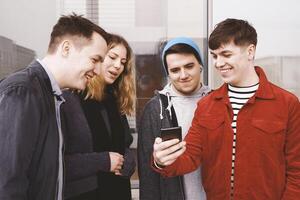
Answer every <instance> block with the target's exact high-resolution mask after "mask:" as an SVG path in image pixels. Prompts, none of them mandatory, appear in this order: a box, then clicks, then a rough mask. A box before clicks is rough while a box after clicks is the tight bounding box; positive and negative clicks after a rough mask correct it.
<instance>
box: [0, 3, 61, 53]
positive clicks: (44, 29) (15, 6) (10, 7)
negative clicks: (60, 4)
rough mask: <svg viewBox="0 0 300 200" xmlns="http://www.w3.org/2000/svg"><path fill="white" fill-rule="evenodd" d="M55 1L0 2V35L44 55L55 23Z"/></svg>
mask: <svg viewBox="0 0 300 200" xmlns="http://www.w3.org/2000/svg"><path fill="white" fill-rule="evenodd" d="M56 4H57V1H56V0H0V35H2V36H5V37H7V38H10V39H12V40H13V41H14V42H15V43H17V44H18V45H21V46H24V47H27V48H29V49H32V50H34V51H35V52H36V53H37V56H38V57H42V56H44V55H45V53H46V50H47V47H48V42H49V38H50V33H51V30H52V27H53V25H54V24H55V23H56V16H57V15H56Z"/></svg>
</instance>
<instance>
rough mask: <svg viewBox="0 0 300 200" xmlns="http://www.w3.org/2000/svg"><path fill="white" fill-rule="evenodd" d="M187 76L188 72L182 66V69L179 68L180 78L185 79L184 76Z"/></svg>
mask: <svg viewBox="0 0 300 200" xmlns="http://www.w3.org/2000/svg"><path fill="white" fill-rule="evenodd" d="M187 77H188V73H187V72H186V71H185V69H184V68H182V69H181V70H180V79H185V78H187Z"/></svg>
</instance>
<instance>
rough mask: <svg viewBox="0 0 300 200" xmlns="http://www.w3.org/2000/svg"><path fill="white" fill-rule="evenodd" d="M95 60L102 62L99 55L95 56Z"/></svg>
mask: <svg viewBox="0 0 300 200" xmlns="http://www.w3.org/2000/svg"><path fill="white" fill-rule="evenodd" d="M95 58H96V59H97V60H99V61H100V62H103V60H104V59H103V57H102V56H100V55H96V56H95Z"/></svg>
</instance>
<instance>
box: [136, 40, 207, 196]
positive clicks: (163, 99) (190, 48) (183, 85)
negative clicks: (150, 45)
mask: <svg viewBox="0 0 300 200" xmlns="http://www.w3.org/2000/svg"><path fill="white" fill-rule="evenodd" d="M162 61H163V66H164V69H165V72H166V73H167V75H168V78H169V80H170V83H168V84H167V85H166V86H165V87H164V89H163V90H161V91H159V92H157V94H156V95H155V96H154V97H153V98H152V99H151V100H150V101H149V102H148V103H147V104H146V106H145V108H144V111H143V114H142V117H141V120H140V122H141V123H140V127H139V129H138V134H139V135H138V167H139V183H140V199H141V200H153V199H164V200H184V199H185V200H194V199H199V200H205V199H206V196H205V192H204V190H203V188H202V182H201V172H200V168H198V169H195V171H194V172H191V173H189V174H186V175H184V176H177V177H174V178H163V177H162V176H160V175H159V174H158V173H156V172H155V171H153V170H152V169H151V166H150V165H149V163H150V159H151V155H152V151H153V142H154V139H155V138H156V137H159V136H160V129H161V128H169V127H175V126H181V128H182V134H183V137H184V136H185V134H186V133H187V131H188V128H189V127H190V125H191V121H192V119H193V115H194V111H195V109H196V105H197V102H198V101H199V99H201V98H202V97H203V96H205V95H207V94H208V93H209V92H210V89H209V88H208V87H207V86H205V85H203V84H202V82H201V72H202V70H203V66H204V65H203V60H202V59H201V53H200V49H199V47H198V46H197V44H196V43H195V42H194V41H192V40H191V39H189V38H184V37H180V38H175V39H173V40H170V41H169V42H168V43H167V44H166V46H165V47H164V49H163V52H162Z"/></svg>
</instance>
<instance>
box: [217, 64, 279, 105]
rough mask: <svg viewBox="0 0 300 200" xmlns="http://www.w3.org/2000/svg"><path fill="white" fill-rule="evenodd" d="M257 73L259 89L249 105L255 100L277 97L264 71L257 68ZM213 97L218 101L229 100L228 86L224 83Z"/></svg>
mask: <svg viewBox="0 0 300 200" xmlns="http://www.w3.org/2000/svg"><path fill="white" fill-rule="evenodd" d="M255 71H256V73H257V75H258V77H259V87H258V89H257V91H256V93H255V94H254V96H253V98H251V99H250V100H249V103H253V102H254V99H255V98H261V99H274V98H275V96H274V92H273V90H272V87H271V83H270V82H269V81H268V79H267V77H266V75H265V73H264V71H263V69H262V68H261V67H258V66H255ZM213 97H214V99H216V100H220V99H223V98H224V97H225V98H227V99H228V84H227V83H224V84H223V85H222V86H221V87H220V88H219V89H217V90H216V91H215V92H214V93H213Z"/></svg>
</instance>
